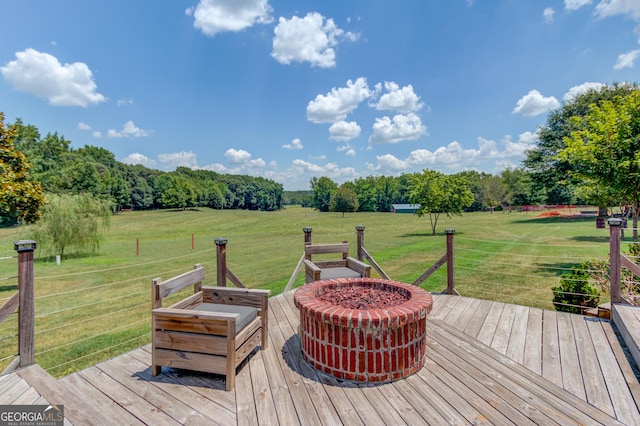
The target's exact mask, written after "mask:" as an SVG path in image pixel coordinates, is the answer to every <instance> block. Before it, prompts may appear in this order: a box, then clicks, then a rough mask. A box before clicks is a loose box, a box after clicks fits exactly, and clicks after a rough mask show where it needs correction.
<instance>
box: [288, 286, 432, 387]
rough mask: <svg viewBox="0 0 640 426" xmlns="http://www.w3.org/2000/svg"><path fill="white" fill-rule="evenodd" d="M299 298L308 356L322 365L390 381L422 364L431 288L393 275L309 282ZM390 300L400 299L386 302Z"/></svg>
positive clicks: (335, 372) (349, 376) (336, 372)
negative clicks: (404, 282) (386, 303)
mask: <svg viewBox="0 0 640 426" xmlns="http://www.w3.org/2000/svg"><path fill="white" fill-rule="evenodd" d="M343 290H344V291H343ZM348 293H350V295H349V294H348ZM353 293H356V294H358V293H359V294H360V297H356V298H355V299H354V298H353V297H352V296H353ZM345 294H347V295H345ZM321 299H326V300H328V301H323V300H321ZM347 299H348V300H347ZM358 299H359V300H358ZM372 299H373V300H372ZM294 300H295V304H296V307H297V308H298V309H299V310H300V337H301V340H302V351H303V355H304V358H305V359H306V360H307V361H308V362H309V363H310V364H311V365H313V366H314V367H315V368H317V369H318V370H320V371H323V372H325V373H327V374H331V375H332V376H335V377H337V378H339V379H344V380H350V381H356V382H389V381H393V380H398V379H402V378H404V377H407V376H409V375H411V374H413V373H415V372H417V371H418V370H419V369H420V368H422V366H423V364H424V356H425V354H426V347H427V342H426V340H425V337H426V317H427V314H428V313H429V312H430V311H431V305H432V304H433V299H432V297H431V294H429V293H428V292H427V291H425V290H423V289H421V288H419V287H417V286H412V285H408V284H403V283H400V282H396V281H390V280H383V279H376V278H339V279H332V280H321V281H315V282H313V283H310V284H306V285H304V286H303V287H300V288H299V289H298V290H296V292H295V294H294ZM354 300H356V302H358V303H356V304H355V305H354V304H353V302H354ZM385 300H391V302H390V303H391V304H393V303H399V304H395V305H394V306H387V307H384V306H385V305H384V303H385ZM360 302H362V303H360ZM380 303H382V305H380ZM340 304H342V305H344V306H370V304H371V305H372V306H376V305H377V306H382V307H375V308H368V309H351V308H348V307H343V306H341V305H340Z"/></svg>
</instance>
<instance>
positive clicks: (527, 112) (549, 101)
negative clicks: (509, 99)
mask: <svg viewBox="0 0 640 426" xmlns="http://www.w3.org/2000/svg"><path fill="white" fill-rule="evenodd" d="M559 106H560V102H558V100H557V99H556V98H554V97H553V96H549V97H544V96H542V94H541V93H540V92H538V91H537V90H531V91H530V92H529V93H528V94H526V95H525V96H523V97H522V98H520V99H519V100H518V103H517V105H516V107H515V108H514V109H513V111H512V112H513V114H522V115H524V116H525V117H535V116H536V115H540V114H544V113H545V112H547V111H549V110H552V109H555V108H558V107H559Z"/></svg>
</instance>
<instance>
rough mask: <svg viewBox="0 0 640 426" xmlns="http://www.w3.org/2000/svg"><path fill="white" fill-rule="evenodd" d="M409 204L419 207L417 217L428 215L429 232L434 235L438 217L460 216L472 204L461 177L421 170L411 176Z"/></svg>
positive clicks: (465, 184) (471, 194)
mask: <svg viewBox="0 0 640 426" xmlns="http://www.w3.org/2000/svg"><path fill="white" fill-rule="evenodd" d="M409 202H410V203H412V204H419V205H420V208H419V209H418V210H417V211H416V214H417V215H418V216H420V217H422V216H423V215H425V214H428V215H429V221H430V222H431V232H432V234H433V235H435V234H436V226H437V225H438V219H439V217H440V215H441V214H442V213H444V214H446V215H447V216H448V217H451V216H453V215H457V216H462V211H463V209H464V208H465V207H468V206H470V205H471V204H472V203H473V193H472V192H471V189H470V187H469V182H468V181H467V180H466V179H465V178H464V177H462V176H458V175H445V174H443V173H440V172H437V171H434V170H423V171H422V173H416V174H414V175H413V176H412V186H411V190H410V192H409Z"/></svg>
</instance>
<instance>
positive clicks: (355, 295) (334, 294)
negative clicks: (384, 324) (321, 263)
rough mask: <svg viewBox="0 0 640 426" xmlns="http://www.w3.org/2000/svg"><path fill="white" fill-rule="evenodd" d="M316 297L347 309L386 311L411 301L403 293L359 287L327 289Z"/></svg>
mask: <svg viewBox="0 0 640 426" xmlns="http://www.w3.org/2000/svg"><path fill="white" fill-rule="evenodd" d="M316 297H317V299H318V300H321V301H323V302H326V303H330V304H332V305H337V306H342V307H343V308H347V309H386V308H390V307H392V306H396V305H400V304H401V303H404V302H406V301H407V300H409V297H408V296H407V295H405V294H402V293H398V292H393V291H388V290H385V289H379V288H373V287H361V286H358V285H354V286H342V287H333V288H327V289H325V290H324V293H322V294H318V295H317V296H316Z"/></svg>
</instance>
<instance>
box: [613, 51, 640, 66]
mask: <svg viewBox="0 0 640 426" xmlns="http://www.w3.org/2000/svg"><path fill="white" fill-rule="evenodd" d="M639 57H640V50H631V51H629V52H626V53H621V54H620V55H619V56H618V60H617V61H616V64H615V65H614V66H613V69H616V70H619V69H622V68H633V65H634V62H635V60H636V59H638V58H639Z"/></svg>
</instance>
